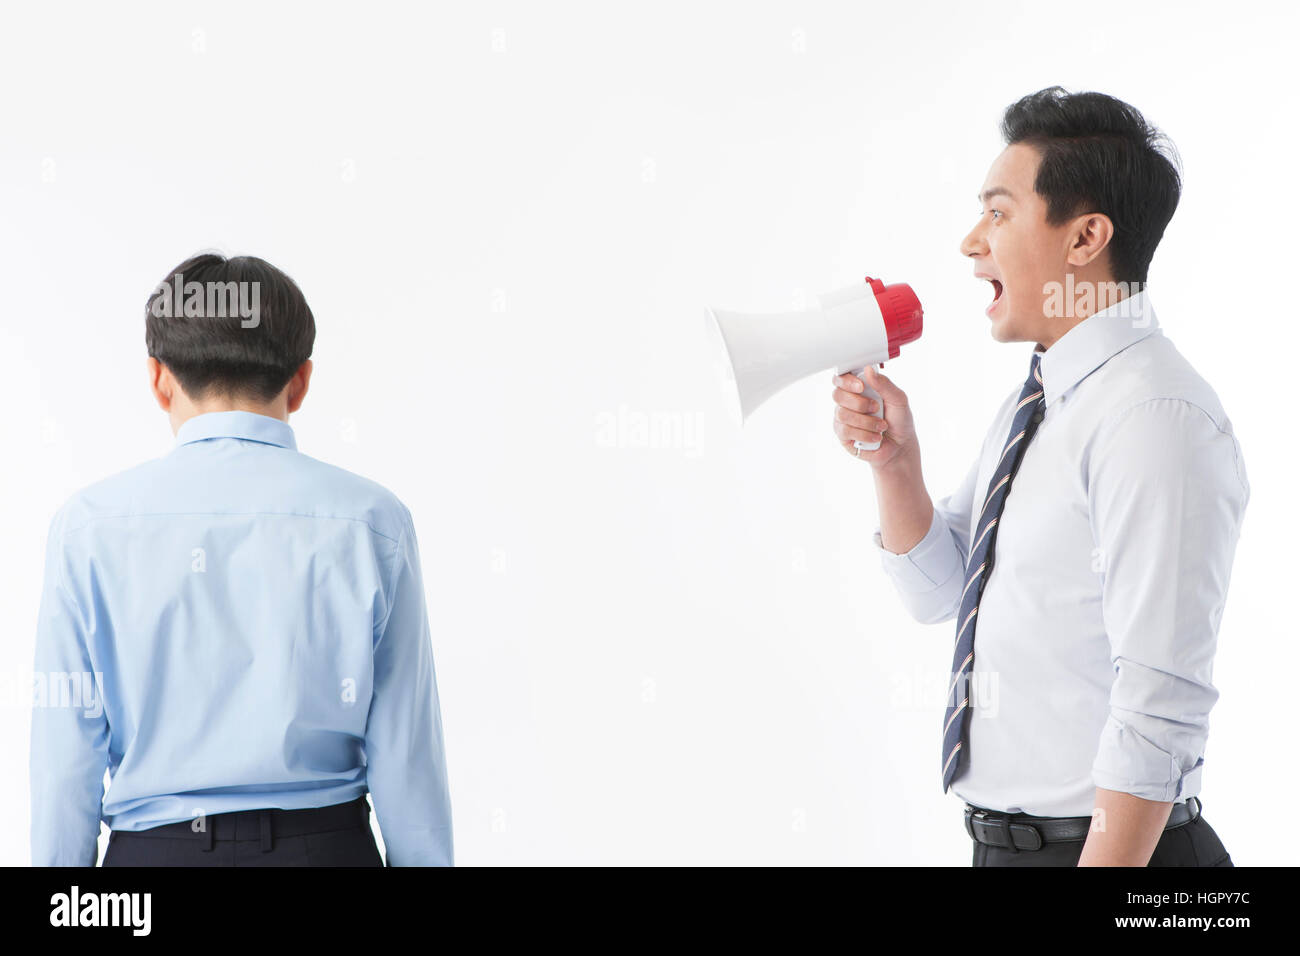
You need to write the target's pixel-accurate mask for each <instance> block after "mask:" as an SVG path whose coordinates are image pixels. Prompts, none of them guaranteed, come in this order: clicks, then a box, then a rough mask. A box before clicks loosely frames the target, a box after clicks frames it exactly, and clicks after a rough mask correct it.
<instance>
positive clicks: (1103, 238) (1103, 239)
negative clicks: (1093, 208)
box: [1065, 212, 1115, 266]
mask: <svg viewBox="0 0 1300 956" xmlns="http://www.w3.org/2000/svg"><path fill="white" fill-rule="evenodd" d="M1113 235H1115V224H1114V223H1113V222H1111V221H1110V216H1107V215H1105V214H1104V213H1100V212H1090V213H1085V214H1084V215H1082V216H1079V217H1078V218H1076V219H1075V220H1074V222H1072V223H1071V224H1070V227H1069V230H1068V231H1067V232H1066V237H1067V238H1068V240H1069V243H1070V247H1069V249H1068V250H1066V253H1065V261H1066V262H1068V263H1070V265H1073V266H1086V265H1087V264H1088V263H1090V262H1092V261H1093V260H1094V259H1096V258H1097V257H1098V256H1100V255H1101V254H1102V252H1103V251H1105V249H1106V247H1107V246H1109V245H1110V239H1111V236H1113Z"/></svg>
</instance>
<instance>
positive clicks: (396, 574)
mask: <svg viewBox="0 0 1300 956" xmlns="http://www.w3.org/2000/svg"><path fill="white" fill-rule="evenodd" d="M405 542H406V526H405V523H403V526H402V535H401V537H400V538H398V539H397V561H396V563H395V564H394V565H393V580H392V581H390V582H389V584H388V607H386V608H385V609H384V619H383V620H382V621H380V622H379V639H380V640H381V641H382V640H383V639H384V635H385V633H386V632H387V631H388V619H389V618H390V617H392V616H393V605H394V603H395V602H396V601H397V580H398V578H400V577H401V576H402V572H403V571H404V570H405V565H406V563H407V561H406V549H405V548H404V547H402V545H403V544H404V543H405ZM420 584H421V587H423V586H424V582H421V583H420ZM372 652H373V651H372Z"/></svg>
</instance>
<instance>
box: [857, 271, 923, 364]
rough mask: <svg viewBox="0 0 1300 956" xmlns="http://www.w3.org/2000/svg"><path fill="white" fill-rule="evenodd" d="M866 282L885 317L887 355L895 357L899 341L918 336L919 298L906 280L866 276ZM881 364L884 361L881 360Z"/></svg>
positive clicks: (920, 313)
mask: <svg viewBox="0 0 1300 956" xmlns="http://www.w3.org/2000/svg"><path fill="white" fill-rule="evenodd" d="M867 283H868V284H869V285H870V286H871V288H872V290H873V291H874V292H875V293H876V304H877V305H879V306H880V314H881V315H882V316H884V319H885V331H886V332H887V333H888V335H889V357H890V358H891V359H896V358H898V349H899V346H900V345H906V344H907V343H908V342H915V341H916V340H917V339H919V338H920V337H921V321H922V318H923V314H922V311H921V300H920V299H918V298H917V297H916V293H915V292H913V291H912V287H911V286H910V285H908V284H907V283H906V282H895V283H893V284H892V285H885V283H883V282H881V281H880V280H879V279H873V278H871V276H867ZM880 364H881V367H882V368H883V367H884V364H885V363H884V362H881V363H880Z"/></svg>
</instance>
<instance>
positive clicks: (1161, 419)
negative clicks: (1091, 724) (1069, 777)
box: [1087, 398, 1250, 801]
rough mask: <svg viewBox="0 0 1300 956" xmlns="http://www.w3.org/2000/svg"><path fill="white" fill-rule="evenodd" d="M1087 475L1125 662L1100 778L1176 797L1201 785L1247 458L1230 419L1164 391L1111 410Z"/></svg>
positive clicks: (1096, 766)
mask: <svg viewBox="0 0 1300 956" xmlns="http://www.w3.org/2000/svg"><path fill="white" fill-rule="evenodd" d="M1087 472H1088V502H1089V509H1090V519H1091V522H1092V531H1093V536H1094V541H1095V543H1096V545H1097V547H1098V548H1099V549H1100V551H1099V555H1100V558H1101V572H1102V575H1103V583H1102V616H1103V619H1104V622H1105V628H1106V635H1107V638H1108V640H1109V643H1110V659H1111V664H1112V666H1113V668H1114V682H1113V683H1112V685H1111V690H1110V699H1109V707H1110V709H1109V714H1108V716H1107V719H1106V722H1105V725H1104V727H1103V729H1102V733H1101V738H1100V741H1099V743H1098V748H1097V755H1096V758H1095V760H1094V763H1093V767H1092V779H1093V782H1094V783H1095V784H1096V785H1097V786H1098V787H1102V788H1104V789H1107V790H1117V791H1120V792H1124V793H1131V794H1133V795H1134V796H1137V797H1141V798H1143V799H1146V800H1157V801H1169V800H1176V799H1178V798H1179V797H1183V796H1187V795H1191V794H1195V793H1196V792H1197V791H1198V790H1199V789H1200V774H1201V767H1202V765H1203V763H1204V753H1205V743H1206V739H1207V737H1208V735H1209V714H1210V709H1211V707H1213V706H1214V703H1215V701H1216V700H1217V699H1218V696H1219V694H1218V691H1217V690H1216V689H1215V687H1214V685H1213V684H1212V682H1211V675H1212V670H1213V661H1214V652H1215V646H1216V643H1217V639H1218V630H1219V621H1220V619H1221V617H1222V615H1223V608H1224V603H1225V601H1226V599H1227V594H1228V581H1229V577H1230V575H1231V570H1232V562H1233V556H1234V553H1235V551H1236V545H1237V539H1238V537H1239V535H1240V532H1241V523H1242V519H1243V517H1244V515H1245V510H1246V504H1247V502H1248V500H1249V498H1250V485H1249V483H1248V481H1247V478H1246V471H1245V463H1244V461H1243V459H1242V455H1241V450H1240V447H1239V446H1238V444H1237V440H1236V438H1235V436H1234V435H1233V433H1232V430H1231V425H1230V423H1228V422H1227V420H1226V419H1224V421H1223V427H1220V426H1219V425H1218V424H1216V423H1215V421H1214V419H1213V418H1212V417H1211V416H1210V415H1209V414H1207V413H1206V412H1205V411H1203V410H1202V409H1201V408H1200V407H1199V406H1197V405H1195V404H1193V403H1191V402H1188V401H1186V400H1183V399H1172V398H1159V399H1151V400H1148V401H1145V402H1142V403H1140V404H1138V405H1134V406H1132V407H1130V408H1128V409H1126V410H1125V411H1124V412H1122V413H1120V414H1119V415H1118V416H1116V417H1114V418H1113V419H1111V421H1110V422H1109V423H1108V424H1107V425H1106V427H1105V428H1104V429H1103V431H1102V433H1101V437H1100V438H1099V444H1098V448H1097V450H1096V452H1095V453H1093V454H1092V455H1091V456H1090V459H1089V464H1088V469H1087Z"/></svg>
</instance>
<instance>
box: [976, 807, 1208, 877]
mask: <svg viewBox="0 0 1300 956" xmlns="http://www.w3.org/2000/svg"><path fill="white" fill-rule="evenodd" d="M1004 815H1005V816H1009V817H1010V818H1011V822H1012V823H1033V822H1034V820H1036V819H1042V818H1041V817H1033V816H1030V815H1029V814H1027V813H1011V814H1004ZM1082 855H1083V840H1069V841H1066V842H1063V843H1045V844H1043V846H1042V847H1041V848H1040V849H1037V850H1011V849H1009V848H1007V847H1001V846H989V845H988V844H986V843H978V842H976V843H975V852H974V857H973V859H972V861H971V865H972V866H1078V865H1079V857H1080V856H1082ZM1232 865H1233V863H1232V858H1231V857H1230V856H1228V851H1227V850H1225V849H1224V848H1223V843H1222V841H1220V840H1219V835H1218V834H1217V833H1215V832H1214V829H1213V828H1212V827H1211V826H1210V825H1209V824H1208V823H1207V822H1206V821H1205V816H1204V815H1200V816H1198V817H1197V818H1196V819H1195V820H1192V821H1190V822H1188V823H1183V824H1181V825H1180V826H1176V827H1170V828H1169V829H1167V830H1165V832H1164V833H1163V834H1161V836H1160V842H1159V843H1157V844H1156V848H1155V851H1154V852H1153V853H1152V854H1151V861H1150V862H1149V863H1148V864H1147V866H1232Z"/></svg>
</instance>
